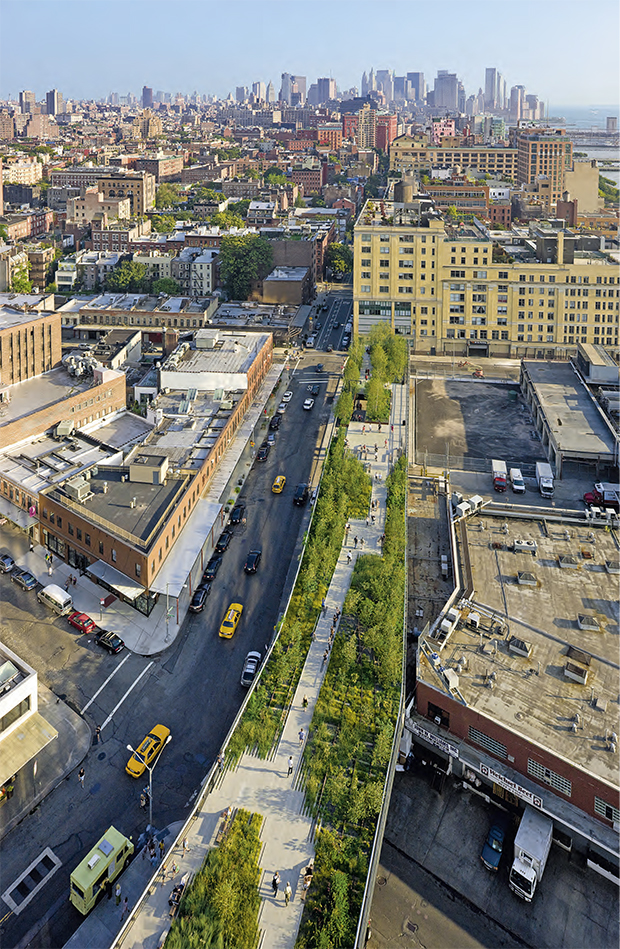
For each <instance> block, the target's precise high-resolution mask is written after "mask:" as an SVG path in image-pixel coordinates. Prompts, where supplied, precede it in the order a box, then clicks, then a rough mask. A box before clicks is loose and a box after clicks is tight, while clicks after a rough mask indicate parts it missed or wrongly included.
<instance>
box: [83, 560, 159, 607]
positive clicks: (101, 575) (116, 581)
mask: <svg viewBox="0 0 620 949" xmlns="http://www.w3.org/2000/svg"><path fill="white" fill-rule="evenodd" d="M86 573H90V575H91V576H93V577H96V578H97V579H98V580H101V581H103V583H107V585H108V586H109V587H112V589H114V590H117V591H118V592H119V593H122V595H123V596H126V597H127V599H128V600H131V602H132V603H133V602H134V600H137V599H138V597H139V596H142V594H143V593H145V592H146V591H145V589H144V587H143V586H141V585H140V584H139V583H136V582H135V581H134V580H132V579H131V577H128V576H126V575H125V574H124V573H121V572H120V570H117V569H116V567H112V566H111V564H109V563H105V562H104V561H103V560H96V561H95V563H91V565H90V566H89V567H87V568H86Z"/></svg>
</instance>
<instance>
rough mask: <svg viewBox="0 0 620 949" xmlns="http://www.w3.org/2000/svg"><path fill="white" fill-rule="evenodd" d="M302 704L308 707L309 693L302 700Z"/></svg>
mask: <svg viewBox="0 0 620 949" xmlns="http://www.w3.org/2000/svg"><path fill="white" fill-rule="evenodd" d="M301 704H302V707H303V708H308V696H307V695H304V697H303V699H302V700H301Z"/></svg>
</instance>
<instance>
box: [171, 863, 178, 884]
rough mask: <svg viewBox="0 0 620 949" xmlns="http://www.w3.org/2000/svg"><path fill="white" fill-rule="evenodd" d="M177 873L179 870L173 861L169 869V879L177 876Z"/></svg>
mask: <svg viewBox="0 0 620 949" xmlns="http://www.w3.org/2000/svg"><path fill="white" fill-rule="evenodd" d="M178 872H179V868H178V866H177V864H176V863H175V861H174V860H173V861H172V866H171V868H170V879H171V880H172V879H173V878H174V877H175V876H176V875H177V873H178Z"/></svg>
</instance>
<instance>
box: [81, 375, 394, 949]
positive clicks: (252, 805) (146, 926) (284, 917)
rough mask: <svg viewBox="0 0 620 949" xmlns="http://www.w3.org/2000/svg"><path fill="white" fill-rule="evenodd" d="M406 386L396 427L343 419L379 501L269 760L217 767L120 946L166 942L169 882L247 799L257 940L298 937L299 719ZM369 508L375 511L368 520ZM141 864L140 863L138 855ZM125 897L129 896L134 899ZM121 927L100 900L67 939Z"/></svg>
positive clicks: (313, 692)
mask: <svg viewBox="0 0 620 949" xmlns="http://www.w3.org/2000/svg"><path fill="white" fill-rule="evenodd" d="M402 388H403V387H400V386H395V387H394V392H393V413H396V414H395V415H393V417H394V418H395V419H396V422H394V423H393V424H394V432H392V430H391V426H392V423H390V424H389V425H385V424H384V425H382V426H381V432H379V428H378V426H377V424H376V423H372V424H369V423H365V424H362V423H361V422H360V423H357V422H354V423H352V424H351V425H350V426H349V430H348V434H347V441H348V448H349V450H351V451H355V452H356V453H359V452H360V451H362V450H363V449H362V446H363V445H364V444H365V445H366V446H367V447H368V445H369V443H370V442H371V440H372V446H373V450H372V458H370V457H369V458H368V464H369V468H370V472H369V473H370V475H371V477H372V479H373V480H372V501H373V502H376V508H374V509H373V508H372V505H371V512H369V517H368V523H367V522H366V520H351V521H350V530H349V532H348V536H347V537H346V539H345V542H344V543H343V546H342V550H341V553H340V556H339V558H338V562H337V564H336V568H335V570H334V574H333V577H332V580H331V583H330V586H329V590H328V592H327V594H326V596H325V610H324V612H323V613H322V615H321V616H320V617H319V620H318V623H317V626H316V631H315V639H314V641H313V642H312V644H311V647H310V650H309V652H308V656H307V659H306V662H305V665H304V668H303V671H302V674H301V678H300V680H299V684H298V687H297V690H296V692H295V695H294V698H293V702H292V705H291V709H290V711H289V714H288V716H287V720H286V724H285V726H284V730H283V732H282V736H281V738H280V741H279V743H278V746H277V749H276V751H275V753H274V754H273V755H272V757H271V758H270V759H267V760H263V759H260V758H257V757H255V756H254V755H251V754H247V753H246V754H244V755H243V756H242V757H241V759H240V761H239V763H238V765H237V767H236V768H235V769H234V770H225V771H224V773H223V774H222V775H221V776H219V777H218V779H217V783H216V786H215V788H214V790H213V791H212V792H211V794H209V796H208V797H207V799H206V802H205V806H204V807H203V809H202V810H201V812H200V813H199V814H197V815H196V817H195V818H194V819H193V821H192V823H191V825H190V826H189V827H188V828H187V841H188V845H189V848H190V849H189V853H187V854H185V855H183V854H182V851H180V850H179V851H175V852H174V853H173V854H168V853H167V854H166V859H165V861H164V871H163V874H162V872H161V871H159V872H158V875H157V879H156V881H155V885H153V886H152V887H151V889H150V891H149V894H148V896H147V898H146V900H145V901H144V902H143V904H142V906H141V907H140V909H139V911H138V912H137V914H136V917H135V919H134V920H133V921H132V924H131V926H130V927H129V928H128V930H127V931H126V932H125V933H124V934H123V938H122V946H123V949H157V947H159V946H161V945H162V944H163V941H164V938H165V935H166V933H167V932H168V930H169V928H170V925H171V922H170V917H169V908H168V896H169V894H170V891H171V889H172V887H173V885H174V884H175V883H177V882H179V880H180V878H181V876H183V875H184V874H185V873H187V872H190V873H195V872H196V871H197V870H198V869H199V868H200V866H201V865H202V862H203V860H204V857H205V855H206V852H207V851H208V849H209V848H210V847H212V846H214V845H215V838H216V835H217V830H218V827H219V825H220V822H221V816H222V812H223V811H225V810H226V808H228V807H233V808H245V809H247V810H249V811H252V812H258V813H260V814H262V816H263V826H262V833H261V837H262V840H263V843H264V847H263V851H262V853H261V857H260V866H261V871H262V875H261V879H260V884H259V887H260V894H261V897H262V906H261V910H260V915H259V926H260V928H261V930H262V931H263V933H264V934H267V935H266V936H265V939H264V943H263V944H264V945H265V946H269V949H293V947H294V945H295V941H296V939H297V933H298V930H299V924H300V921H301V915H302V912H303V900H302V898H301V894H302V884H303V869H304V867H306V866H307V864H308V862H309V861H310V859H311V858H312V857H314V843H313V821H312V819H311V818H310V817H309V816H306V815H305V814H304V813H303V806H304V792H303V786H302V785H301V783H299V784H298V781H299V772H300V767H299V766H300V762H301V757H302V754H303V747H302V745H301V744H300V741H299V732H300V730H301V728H302V727H303V729H304V732H305V733H306V736H307V733H308V730H309V728H310V725H311V722H312V714H313V711H314V707H315V705H316V701H317V698H318V695H319V691H320V688H321V685H322V682H323V678H324V676H325V672H326V670H327V666H328V665H329V654H328V659H327V661H324V660H323V656H324V653H325V651H326V649H327V647H328V642H329V635H330V629H331V626H332V621H333V614H334V613H335V612H336V611H337V610H341V609H342V606H343V604H344V599H345V597H346V594H347V591H348V589H349V585H350V582H351V575H352V573H353V568H354V565H355V560H356V559H357V556H359V554H360V553H380V551H381V543H380V538H381V535H382V534H383V531H384V528H385V497H386V487H385V479H386V477H387V474H388V473H389V470H390V468H391V466H392V463H393V460H395V459H396V457H397V454H398V451H399V450H400V444H399V441H398V439H399V438H400V432H399V431H397V423H399V424H400V422H401V421H402V418H405V417H406V416H404V415H401V414H400V413H402V409H403V400H404V399H406V393H403V392H401V391H400V390H401V389H402ZM375 438H377V439H382V446H381V447H380V446H379V441H377V453H376V454H377V460H376V461H375V452H374V442H375ZM386 441H387V445H386V444H385V442H386ZM371 513H373V514H374V515H375V522H374V523H372V520H371V516H370V515H371ZM356 537H357V546H356V544H355V538H356ZM362 541H363V546H362ZM304 696H306V698H307V699H308V707H307V708H304V707H303V698H304ZM290 755H292V757H293V773H292V775H291V776H290V777H289V776H288V774H287V771H288V768H287V763H288V758H289V756H290ZM137 864H142V860H141V858H139V859H138V861H137ZM135 866H136V861H134V864H133V865H132V866H131V867H130V868H129V870H128V871H127V873H126V874H125V875H124V877H123V879H127V878H128V877H129V875H130V874H133V873H134V868H135ZM175 866H176V870H175V869H174V867H175ZM276 870H277V871H278V872H279V874H280V877H281V881H282V883H281V888H280V891H279V892H278V894H277V896H276V897H274V895H273V891H272V888H271V880H272V877H273V874H274V873H275V871H276ZM136 872H137V871H136ZM164 874H165V876H164V879H163V882H162V876H163V875H164ZM287 883H290V885H291V889H292V891H293V895H292V898H291V902H290V904H289V906H286V905H285V901H284V893H283V891H284V888H285V887H286V884H287ZM132 887H133V884H132ZM132 892H133V890H132ZM130 905H131V906H133V905H135V900H134V904H130ZM91 920H92V921H91ZM102 926H105V929H106V932H107V933H108V938H107V941H104V942H101V938H100V937H99V939H100V941H99V942H96V941H95V940H96V933H97V932H99V933H100V932H101V931H102V930H101V927H102ZM115 927H116V929H115ZM119 929H120V916H119V913H118V911H117V909H116V906H114V905H113V906H110V905H109V904H107V901H106V902H105V903H101V904H100V905H99V907H98V908H97V909H96V910H94V911H93V913H91V915H90V917H88V918H87V919H86V920H85V922H84V923H83V924H82V926H81V927H80V929H79V930H78V931H77V932H76V933H75V934H74V936H73V937H72V939H71V940H70V941H69V943H67V946H68V947H71V949H78V947H79V949H89V947H97V949H99V947H100V946H102V945H109V944H110V938H109V934H110V933H111V932H113V931H116V932H118V930H119Z"/></svg>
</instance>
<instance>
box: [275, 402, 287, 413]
mask: <svg viewBox="0 0 620 949" xmlns="http://www.w3.org/2000/svg"><path fill="white" fill-rule="evenodd" d="M276 412H277V413H278V415H284V413H285V412H286V402H280V404H279V406H278V408H277V409H276Z"/></svg>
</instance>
